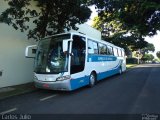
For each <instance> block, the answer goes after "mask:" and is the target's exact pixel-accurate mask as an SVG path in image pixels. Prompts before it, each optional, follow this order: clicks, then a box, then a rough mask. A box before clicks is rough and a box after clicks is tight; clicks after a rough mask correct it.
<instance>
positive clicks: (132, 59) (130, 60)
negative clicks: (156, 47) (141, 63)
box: [126, 58, 138, 64]
mask: <svg viewBox="0 0 160 120" xmlns="http://www.w3.org/2000/svg"><path fill="white" fill-rule="evenodd" d="M126 63H127V64H137V63H138V59H137V58H127V59H126Z"/></svg>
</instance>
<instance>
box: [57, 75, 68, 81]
mask: <svg viewBox="0 0 160 120" xmlns="http://www.w3.org/2000/svg"><path fill="white" fill-rule="evenodd" d="M68 79H71V76H70V75H66V76H61V77H58V78H57V81H63V80H68Z"/></svg>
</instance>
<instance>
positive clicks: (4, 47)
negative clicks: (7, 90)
mask: <svg viewBox="0 0 160 120" xmlns="http://www.w3.org/2000/svg"><path fill="white" fill-rule="evenodd" d="M6 8H7V4H6V3H5V2H4V1H3V0H1V1H0V14H1V12H2V11H3V10H4V9H6ZM31 44H35V41H33V40H28V39H27V36H26V33H22V32H20V31H19V30H15V29H14V28H12V27H11V26H8V25H7V24H4V23H0V71H3V73H2V76H0V88H2V87H6V86H12V85H19V84H24V83H28V82H32V81H33V59H27V58H25V55H24V53H25V47H26V46H28V45H31Z"/></svg>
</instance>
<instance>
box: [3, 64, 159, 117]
mask: <svg viewBox="0 0 160 120" xmlns="http://www.w3.org/2000/svg"><path fill="white" fill-rule="evenodd" d="M7 113H14V114H15V113H18V114H20V113H23V114H142V113H156V114H158V113H160V64H145V65H139V66H137V67H136V68H133V69H131V70H129V71H127V72H125V73H123V74H122V75H115V76H112V77H110V78H107V79H105V80H103V81H100V82H98V84H97V85H96V86H94V87H93V88H88V87H84V88H81V89H78V90H76V91H72V92H61V91H50V90H38V91H35V92H31V93H27V94H23V95H19V96H14V97H10V98H7V99H3V100H1V101H0V114H7Z"/></svg>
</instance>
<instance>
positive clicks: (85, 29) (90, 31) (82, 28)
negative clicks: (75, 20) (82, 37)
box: [70, 24, 101, 40]
mask: <svg viewBox="0 0 160 120" xmlns="http://www.w3.org/2000/svg"><path fill="white" fill-rule="evenodd" d="M77 27H78V28H79V29H78V31H75V30H70V32H81V33H84V34H86V35H88V36H90V37H93V38H95V39H98V40H101V32H100V31H99V30H97V29H95V28H93V27H91V26H89V25H87V24H80V25H79V24H77Z"/></svg>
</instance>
